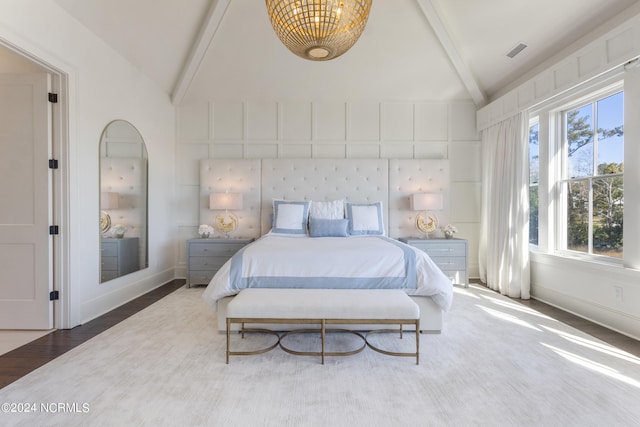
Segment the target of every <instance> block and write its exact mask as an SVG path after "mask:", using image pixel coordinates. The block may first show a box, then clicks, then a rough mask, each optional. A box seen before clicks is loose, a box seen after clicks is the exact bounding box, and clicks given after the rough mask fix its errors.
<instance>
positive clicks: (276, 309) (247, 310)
mask: <svg viewBox="0 0 640 427" xmlns="http://www.w3.org/2000/svg"><path fill="white" fill-rule="evenodd" d="M227 317H228V318H254V319H257V318H263V319H361V320H376V319H377V320H380V319H407V320H408V319H418V318H419V317H420V309H419V308H418V305H417V304H416V303H415V302H414V301H413V300H412V299H411V297H409V296H408V295H407V294H406V293H405V292H403V291H400V290H394V289H258V288H250V289H244V290H242V291H241V292H240V293H239V294H238V295H236V296H235V297H234V298H233V300H232V301H231V302H230V303H229V305H228V306H227Z"/></svg>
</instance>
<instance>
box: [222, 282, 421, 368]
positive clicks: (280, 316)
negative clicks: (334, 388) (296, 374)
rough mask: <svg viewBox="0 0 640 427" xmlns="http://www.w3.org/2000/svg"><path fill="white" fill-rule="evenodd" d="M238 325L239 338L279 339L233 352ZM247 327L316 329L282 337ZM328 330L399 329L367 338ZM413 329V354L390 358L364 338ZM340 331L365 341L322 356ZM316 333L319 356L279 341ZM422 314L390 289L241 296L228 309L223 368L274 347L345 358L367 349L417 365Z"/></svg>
mask: <svg viewBox="0 0 640 427" xmlns="http://www.w3.org/2000/svg"><path fill="white" fill-rule="evenodd" d="M237 323H239V324H241V332H242V337H243V338H244V333H245V332H255V331H260V332H266V333H271V334H274V335H276V336H277V337H278V340H277V342H276V343H275V344H273V345H271V346H269V347H267V348H263V349H260V350H256V351H231V349H230V337H231V325H232V324H237ZM246 324H296V325H298V324H300V325H316V326H315V328H314V329H299V330H293V331H290V332H287V333H284V334H283V335H280V334H279V333H278V332H277V331H273V330H268V329H262V328H245V325H246ZM326 325H399V328H398V329H378V330H373V331H370V332H368V333H367V334H365V335H362V334H360V333H359V332H355V331H352V330H346V329H327V328H326ZM403 325H413V326H414V327H415V334H416V351H415V353H401V352H392V351H386V350H383V349H380V348H378V347H376V346H374V345H372V344H371V343H370V342H369V341H368V339H367V335H368V334H371V333H378V332H399V333H400V337H401V338H402V326H403ZM328 331H329V332H332V331H340V332H348V333H352V334H355V335H358V336H360V337H361V338H362V339H363V340H364V344H363V346H362V347H361V348H359V349H357V350H355V351H348V352H326V351H325V335H326V332H328ZM300 332H315V333H318V332H319V333H320V335H321V344H322V349H321V351H319V352H299V351H294V350H290V349H289V348H287V347H286V346H284V345H283V344H282V339H283V338H284V337H286V336H288V335H290V334H293V333H300ZM419 339H420V309H419V307H418V305H417V304H416V303H415V302H414V301H413V300H412V299H411V297H409V296H408V295H407V294H406V293H405V292H403V291H401V290H393V289H362V290H360V289H258V288H250V289H244V290H242V291H241V292H240V293H239V294H238V295H236V296H235V297H234V299H233V300H232V301H231V302H230V303H229V305H228V306H227V363H229V356H234V355H255V354H260V353H264V352H266V351H269V350H271V349H273V348H275V347H276V346H278V345H280V347H281V348H282V349H283V350H285V351H287V352H289V353H291V354H296V355H303V356H320V357H321V358H322V363H323V364H324V358H325V356H347V355H351V354H355V353H359V352H360V351H362V349H364V347H365V346H369V347H370V348H371V349H373V350H375V351H378V352H380V353H383V354H388V355H392V356H409V357H415V358H416V364H418V363H419V362H420V352H419V346H420V342H419Z"/></svg>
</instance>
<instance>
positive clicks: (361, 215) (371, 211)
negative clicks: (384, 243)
mask: <svg viewBox="0 0 640 427" xmlns="http://www.w3.org/2000/svg"><path fill="white" fill-rule="evenodd" d="M346 211H347V219H349V234H351V235H352V236H366V235H377V236H379V235H384V223H383V222H382V202H376V203H347V209H346Z"/></svg>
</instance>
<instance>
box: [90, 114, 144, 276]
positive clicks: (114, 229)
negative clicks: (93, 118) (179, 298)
mask: <svg viewBox="0 0 640 427" xmlns="http://www.w3.org/2000/svg"><path fill="white" fill-rule="evenodd" d="M98 162H99V187H98V190H99V218H100V220H99V227H98V230H99V233H100V252H99V253H100V283H104V282H107V281H109V280H113V279H115V278H117V277H121V276H124V275H127V274H130V273H133V272H136V271H139V270H142V269H145V268H148V267H149V255H148V254H149V251H148V246H149V239H148V236H149V203H148V200H149V180H148V175H149V174H148V171H149V155H148V151H147V147H146V144H145V142H144V138H143V137H142V135H141V134H140V132H139V131H138V129H137V128H136V127H135V126H134V125H133V124H131V123H130V122H128V121H126V120H120V119H117V120H113V121H111V122H109V123H108V124H107V125H106V126H105V127H104V129H103V131H102V134H101V135H100V143H99V159H98Z"/></svg>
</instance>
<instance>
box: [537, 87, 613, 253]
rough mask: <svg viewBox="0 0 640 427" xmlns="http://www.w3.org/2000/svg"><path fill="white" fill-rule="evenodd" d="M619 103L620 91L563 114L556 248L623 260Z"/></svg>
mask: <svg viewBox="0 0 640 427" xmlns="http://www.w3.org/2000/svg"><path fill="white" fill-rule="evenodd" d="M623 101H624V93H623V92H622V91H618V92H615V93H607V94H606V95H602V96H600V97H598V98H595V99H592V100H589V101H588V102H584V103H581V104H580V105H578V106H575V107H571V108H570V109H567V110H565V111H563V112H562V123H563V138H562V140H563V144H562V153H563V156H562V171H561V179H560V180H559V184H560V186H559V190H560V198H559V226H560V227H563V228H564V230H558V231H560V233H559V236H560V239H559V240H560V241H559V242H558V247H559V248H560V249H566V250H569V251H574V252H580V253H585V254H590V255H600V256H608V257H616V258H622V255H623V245H622V243H623V241H622V230H623V209H624V185H623V184H624V181H623V173H624V150H623V147H624V136H623V134H624V117H623ZM530 146H531V143H530Z"/></svg>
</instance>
